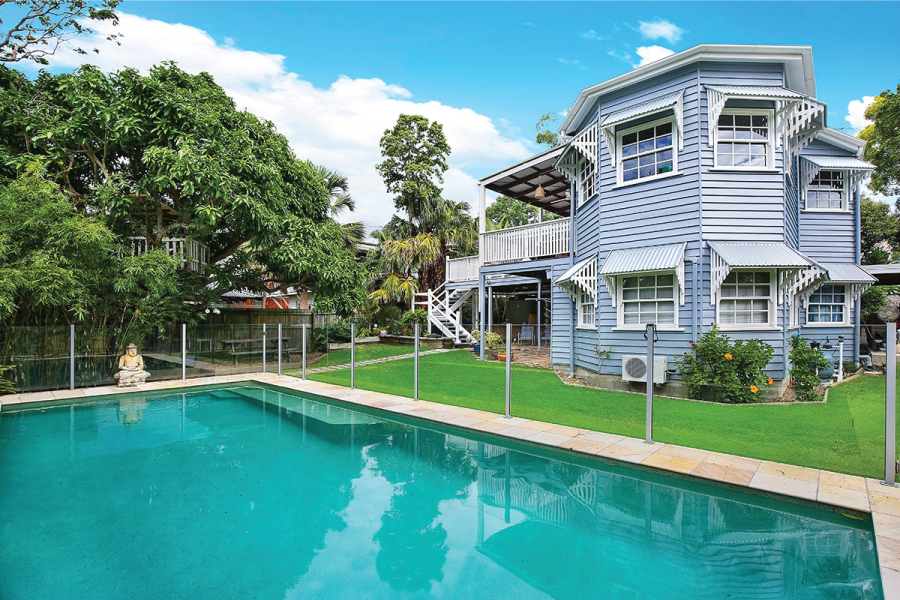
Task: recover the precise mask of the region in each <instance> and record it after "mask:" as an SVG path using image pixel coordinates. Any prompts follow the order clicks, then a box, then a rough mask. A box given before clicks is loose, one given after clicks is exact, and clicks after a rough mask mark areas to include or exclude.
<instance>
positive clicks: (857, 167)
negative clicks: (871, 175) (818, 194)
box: [803, 156, 875, 171]
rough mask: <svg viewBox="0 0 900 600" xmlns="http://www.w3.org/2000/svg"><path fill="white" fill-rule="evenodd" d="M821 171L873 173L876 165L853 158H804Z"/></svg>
mask: <svg viewBox="0 0 900 600" xmlns="http://www.w3.org/2000/svg"><path fill="white" fill-rule="evenodd" d="M803 160H808V161H809V162H811V163H812V164H814V165H816V166H817V167H819V168H820V169H842V170H844V169H846V170H851V171H871V170H872V169H874V168H875V165H873V164H871V163H867V162H866V161H864V160H859V159H858V158H854V157H852V156H804V157H803Z"/></svg>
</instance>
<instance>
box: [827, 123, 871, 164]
mask: <svg viewBox="0 0 900 600" xmlns="http://www.w3.org/2000/svg"><path fill="white" fill-rule="evenodd" d="M816 139H819V140H822V141H823V142H825V143H826V144H831V145H832V146H835V147H837V148H841V149H842V150H846V151H848V152H855V153H856V157H857V158H862V156H863V153H864V152H865V150H866V140H861V139H859V138H858V137H855V136H852V135H847V134H846V133H844V132H842V131H837V130H836V129H831V128H828V127H826V128H825V129H823V130H822V131H820V132H819V133H817V134H816Z"/></svg>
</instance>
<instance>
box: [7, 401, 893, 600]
mask: <svg viewBox="0 0 900 600" xmlns="http://www.w3.org/2000/svg"><path fill="white" fill-rule="evenodd" d="M410 423H411V422H407V423H401V422H394V421H390V420H385V419H381V418H377V417H374V416H371V415H369V414H366V413H362V412H351V411H349V410H347V409H344V408H340V407H338V406H335V405H330V404H327V403H323V402H319V401H314V400H312V399H310V398H307V399H304V398H303V397H302V396H299V395H295V394H288V393H283V392H280V391H276V390H273V389H271V388H269V389H265V388H262V387H238V388H227V389H204V390H195V391H192V392H191V393H186V394H180V393H178V394H175V393H171V392H168V393H156V394H128V395H122V396H117V397H116V398H115V399H114V400H109V401H101V402H97V403H92V404H76V405H71V406H57V407H52V408H44V409H40V410H35V409H32V410H20V411H9V410H6V411H4V412H3V413H2V414H0V597H2V598H3V600H17V599H20V598H21V599H24V598H27V599H54V600H57V599H59V600H69V599H72V600H74V599H81V598H85V599H118V598H142V599H143V598H167V599H175V598H190V599H198V600H199V599H206V598H210V599H217V600H219V599H223V598H235V599H241V600H244V599H251V598H259V599H270V598H271V599H276V598H278V599H281V598H285V599H292V598H316V599H319V598H340V599H354V600H355V599H365V598H371V599H379V598H432V597H433V598H447V599H451V598H452V599H462V598H486V597H491V598H498V599H506V598H515V599H516V600H526V599H530V598H565V599H575V598H673V599H675V598H678V599H682V598H704V599H705V598H709V599H713V598H715V599H726V598H728V599H740V598H754V599H759V598H772V599H776V598H778V599H781V598H880V597H881V585H880V582H879V578H878V574H877V573H878V565H877V560H876V556H875V547H874V536H873V534H872V529H871V523H870V521H868V520H859V519H853V518H848V517H846V516H842V515H840V514H837V513H833V512H831V511H826V510H822V509H816V508H811V507H805V506H801V505H799V504H793V503H788V502H782V501H778V500H771V499H766V498H763V497H761V496H756V495H751V494H747V493H743V492H737V491H732V490H727V489H723V488H718V487H713V486H708V485H705V484H695V483H693V482H686V481H684V480H681V479H675V478H672V477H668V476H665V475H659V474H656V473H648V472H645V471H640V470H637V469H632V468H627V467H620V466H618V465H608V464H606V463H602V462H599V461H592V460H588V459H578V458H572V457H570V456H568V455H565V454H563V453H557V452H552V451H539V450H536V449H534V448H531V447H529V446H525V445H521V446H515V445H512V446H511V445H509V444H507V442H506V441H503V442H499V441H496V440H494V439H491V438H478V439H468V438H466V437H462V436H460V435H458V434H457V433H448V432H444V431H439V430H436V429H433V428H431V427H430V426H429V427H418V426H414V425H412V424H410Z"/></svg>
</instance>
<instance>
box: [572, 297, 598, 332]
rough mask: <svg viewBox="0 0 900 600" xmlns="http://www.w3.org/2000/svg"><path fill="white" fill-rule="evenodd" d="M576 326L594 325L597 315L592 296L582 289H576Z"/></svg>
mask: <svg viewBox="0 0 900 600" xmlns="http://www.w3.org/2000/svg"><path fill="white" fill-rule="evenodd" d="M577 304H578V306H577V310H578V326H579V327H588V328H590V327H594V324H595V322H596V315H597V305H596V303H595V301H594V298H593V296H591V295H590V294H589V293H587V292H586V291H584V290H579V291H578V302H577Z"/></svg>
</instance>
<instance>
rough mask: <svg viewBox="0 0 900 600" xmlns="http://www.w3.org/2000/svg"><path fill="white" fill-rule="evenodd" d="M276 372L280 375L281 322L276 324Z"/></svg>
mask: <svg viewBox="0 0 900 600" xmlns="http://www.w3.org/2000/svg"><path fill="white" fill-rule="evenodd" d="M278 374H279V375H281V323H279V324H278Z"/></svg>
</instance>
